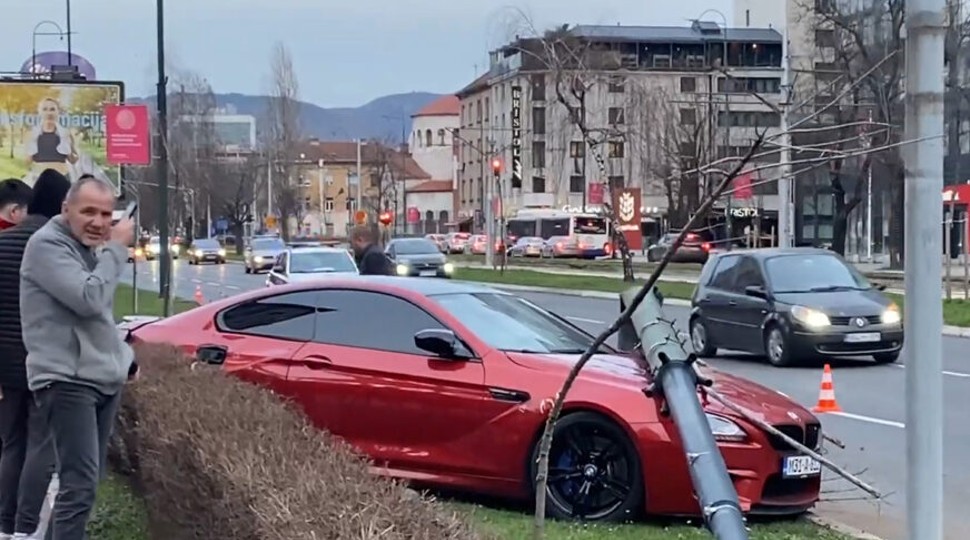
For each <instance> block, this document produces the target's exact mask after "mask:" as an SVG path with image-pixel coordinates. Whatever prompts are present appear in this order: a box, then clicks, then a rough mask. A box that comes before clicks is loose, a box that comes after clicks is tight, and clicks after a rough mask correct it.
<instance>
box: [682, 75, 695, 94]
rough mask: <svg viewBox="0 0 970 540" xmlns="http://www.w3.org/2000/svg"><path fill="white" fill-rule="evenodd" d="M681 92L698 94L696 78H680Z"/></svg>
mask: <svg viewBox="0 0 970 540" xmlns="http://www.w3.org/2000/svg"><path fill="white" fill-rule="evenodd" d="M680 91H681V92H684V93H689V92H696V91H697V79H695V78H694V77H681V78H680Z"/></svg>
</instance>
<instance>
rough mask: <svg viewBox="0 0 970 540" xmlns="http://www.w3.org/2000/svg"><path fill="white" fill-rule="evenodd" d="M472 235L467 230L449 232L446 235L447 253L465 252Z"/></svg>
mask: <svg viewBox="0 0 970 540" xmlns="http://www.w3.org/2000/svg"><path fill="white" fill-rule="evenodd" d="M471 236H472V235H470V234H468V233H465V232H453V233H448V235H447V236H446V237H445V245H446V246H447V249H446V253H448V254H449V255H450V254H457V253H464V252H465V244H467V243H468V239H469V238H471Z"/></svg>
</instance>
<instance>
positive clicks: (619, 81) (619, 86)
mask: <svg viewBox="0 0 970 540" xmlns="http://www.w3.org/2000/svg"><path fill="white" fill-rule="evenodd" d="M625 91H626V81H625V80H624V79H623V77H610V82H609V92H610V93H611V94H622V93H623V92H625Z"/></svg>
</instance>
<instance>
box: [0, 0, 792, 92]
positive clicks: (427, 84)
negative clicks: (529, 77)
mask: <svg viewBox="0 0 970 540" xmlns="http://www.w3.org/2000/svg"><path fill="white" fill-rule="evenodd" d="M779 1H782V0H779ZM731 4H732V0H677V1H673V2H671V1H669V0H510V1H504V0H404V1H400V0H340V1H337V0H165V7H166V11H167V13H166V39H167V41H168V44H167V47H166V51H167V52H166V54H167V55H168V57H169V62H168V63H169V64H174V65H176V66H178V67H179V68H183V69H189V70H192V71H195V72H197V73H199V74H201V75H203V76H205V77H206V78H207V79H208V80H209V82H210V83H211V84H212V86H213V87H214V89H215V90H216V91H217V92H241V93H248V94H259V93H265V92H266V91H267V89H268V86H269V84H268V76H267V72H268V66H269V57H270V51H271V49H272V47H273V44H274V42H276V41H281V42H283V43H284V44H285V45H286V46H287V47H288V48H289V49H290V52H291V53H292V55H293V59H294V63H295V65H296V70H297V74H298V76H299V80H300V86H301V92H300V94H301V97H302V98H303V99H304V100H306V101H310V102H313V103H316V104H318V105H321V106H326V107H333V106H357V105H362V104H364V103H366V102H367V101H369V100H371V99H373V98H375V97H378V96H382V95H386V94H392V93H398V92H410V91H416V90H421V91H429V92H451V91H454V90H457V89H458V88H460V87H462V86H464V85H465V84H466V83H468V82H470V81H471V79H472V78H473V77H474V76H475V74H476V66H477V72H478V73H480V72H481V71H482V69H483V68H484V65H485V64H486V62H487V51H488V50H489V48H492V47H494V46H496V45H498V44H501V43H503V42H505V41H507V40H508V38H510V37H511V36H514V35H515V33H516V29H517V28H518V29H522V28H526V26H524V25H523V24H522V22H521V20H522V17H521V16H520V15H518V11H517V10H521V11H522V12H524V13H525V14H526V15H527V16H528V17H529V19H531V20H532V21H533V24H534V25H535V26H536V27H538V28H546V27H549V26H551V25H555V24H562V23H570V24H583V23H587V24H618V23H621V24H627V25H637V24H650V25H686V24H689V19H691V18H697V17H698V16H699V15H701V13H703V12H704V11H705V10H707V9H715V10H719V11H720V12H722V13H723V14H724V16H725V17H727V22H728V24H731V16H732V13H731ZM72 9H73V13H72V19H73V32H74V33H75V34H76V35H75V36H74V38H73V43H72V44H73V50H74V51H75V52H76V53H79V54H81V55H82V56H84V57H85V58H87V59H88V60H90V61H91V63H93V64H94V66H95V68H96V69H97V70H98V78H99V79H112V80H123V81H125V82H126V83H127V85H128V93H129V95H147V94H149V93H151V92H153V85H154V81H155V77H156V76H155V75H154V70H155V1H154V0H74V2H73V5H72ZM0 14H2V15H0V71H16V70H18V69H19V68H20V65H21V64H22V63H23V62H24V60H26V59H28V58H29V57H30V54H31V36H32V32H33V28H34V26H35V25H36V24H37V23H38V22H40V21H42V20H45V19H51V20H53V21H54V22H56V23H58V24H60V25H61V26H62V27H63V28H64V29H65V30H66V24H65V21H66V14H65V0H4V1H3V7H2V8H0ZM704 18H705V19H708V20H712V21H718V22H720V21H721V16H720V15H718V14H717V13H708V14H707V15H706V16H705V17H704ZM51 30H54V29H53V27H52V26H50V25H45V26H43V27H41V29H40V30H39V31H42V32H44V31H51ZM55 31H56V30H55ZM520 32H521V33H526V32H524V31H522V30H520ZM36 40H37V50H38V52H42V51H46V50H66V49H67V43H66V41H60V40H59V39H58V37H57V36H37V38H36Z"/></svg>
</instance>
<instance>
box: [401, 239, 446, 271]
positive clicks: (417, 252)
mask: <svg viewBox="0 0 970 540" xmlns="http://www.w3.org/2000/svg"><path fill="white" fill-rule="evenodd" d="M384 253H385V254H386V255H387V257H388V258H389V259H391V261H393V262H394V270H395V272H396V273H397V275H399V276H415V277H442V278H450V277H451V276H452V274H453V273H454V271H455V267H454V265H453V264H451V263H450V262H448V258H447V257H446V256H445V254H444V253H441V251H440V250H439V249H438V245H437V244H435V243H434V242H432V241H430V240H428V239H427V238H395V239H394V240H391V241H390V242H388V244H387V247H385V248H384Z"/></svg>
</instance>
